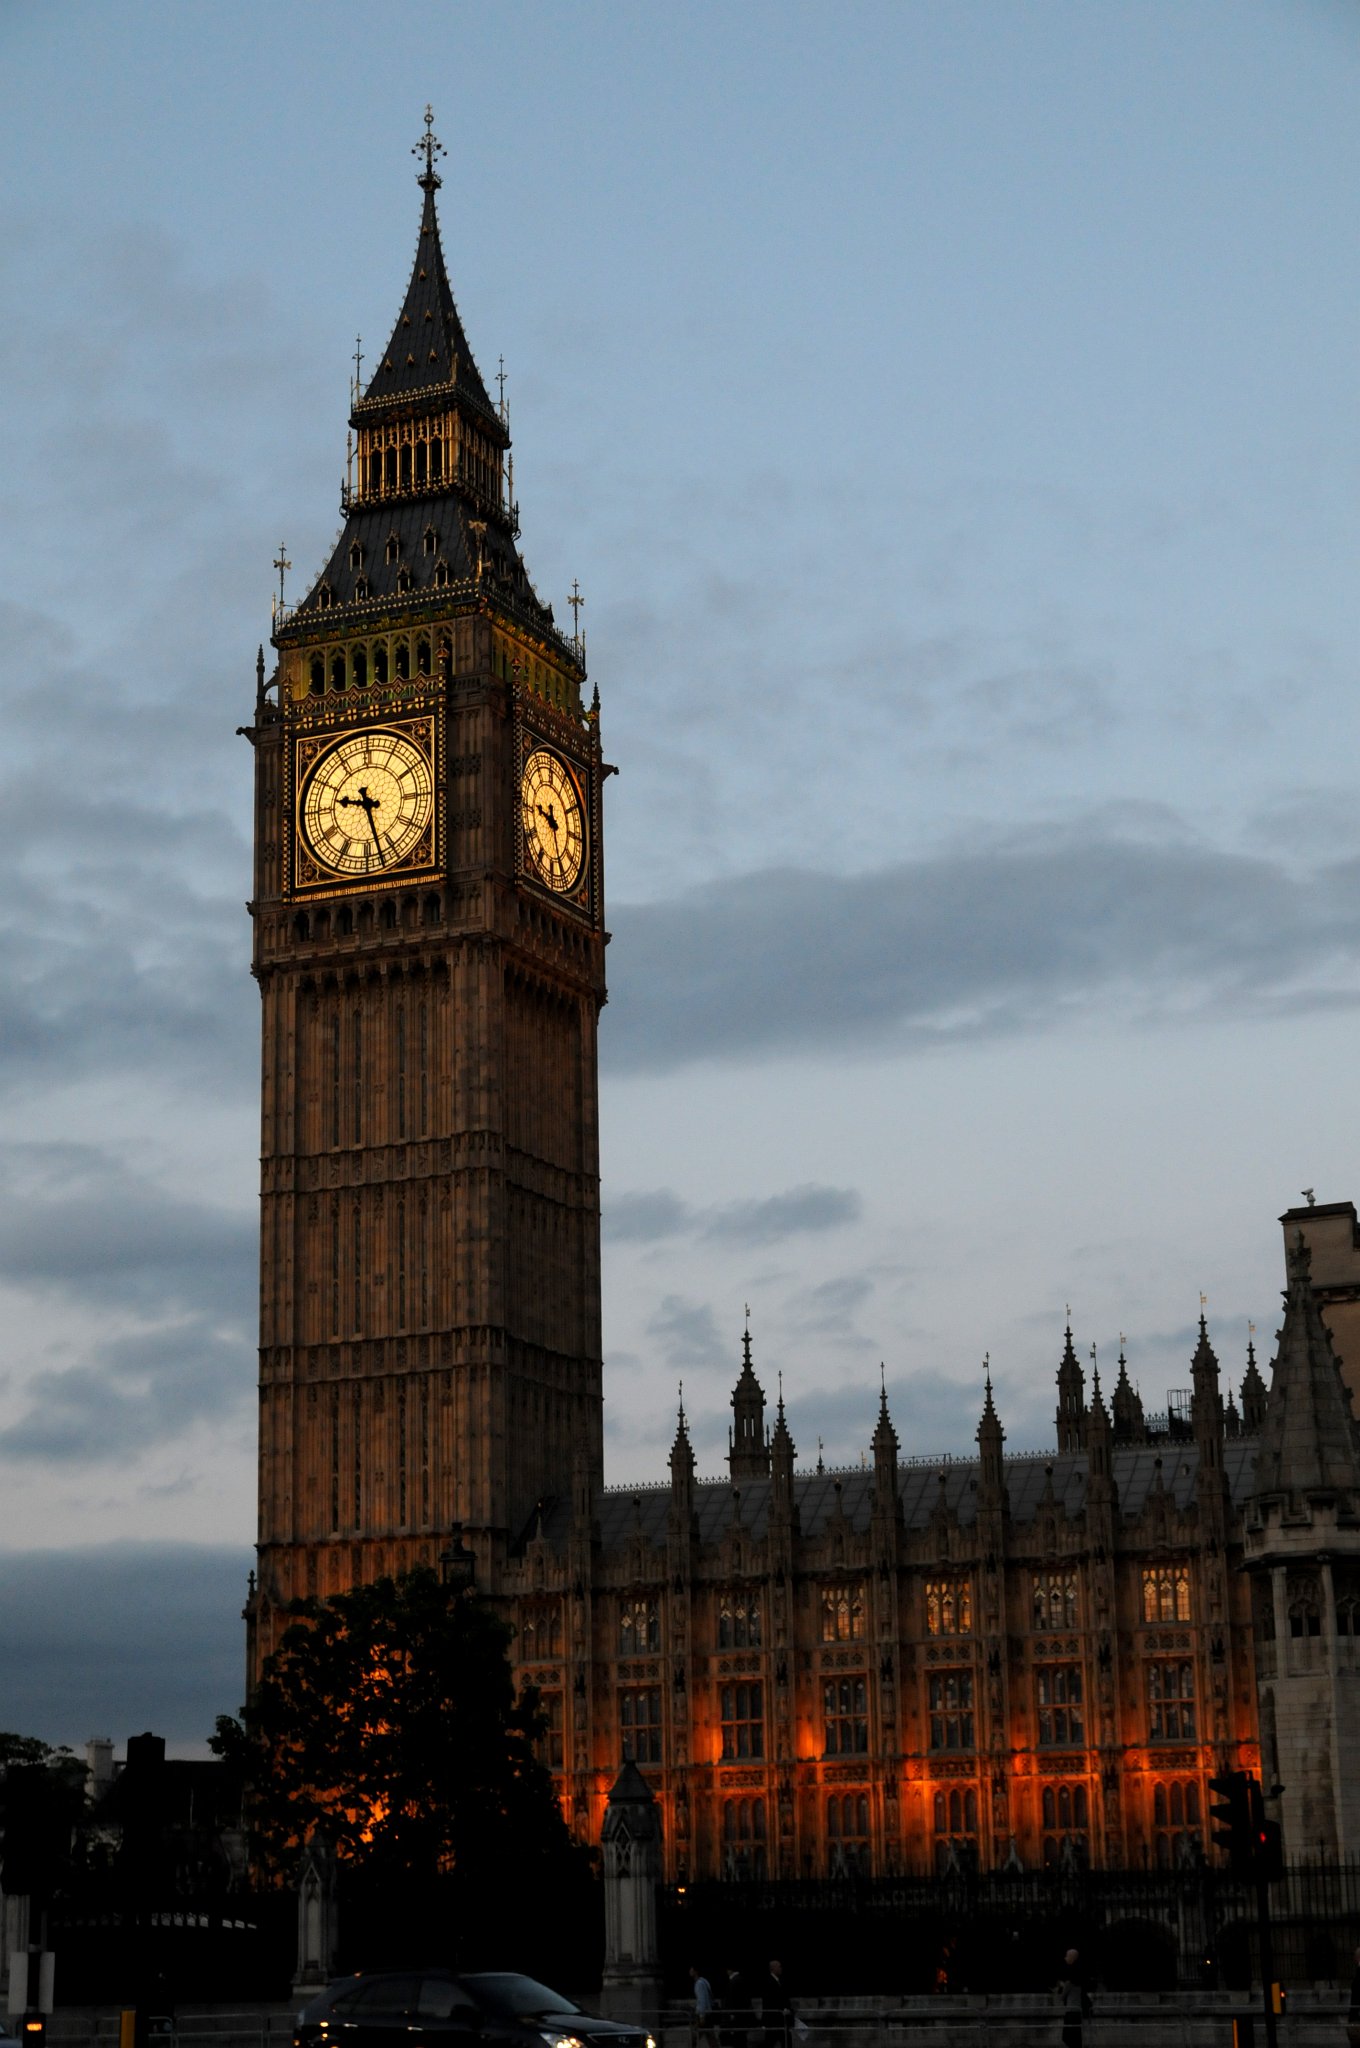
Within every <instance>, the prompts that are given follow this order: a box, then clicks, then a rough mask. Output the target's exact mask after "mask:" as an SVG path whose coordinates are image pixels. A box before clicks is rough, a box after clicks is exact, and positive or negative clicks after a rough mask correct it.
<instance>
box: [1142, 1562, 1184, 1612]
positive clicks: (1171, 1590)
mask: <svg viewBox="0 0 1360 2048" xmlns="http://www.w3.org/2000/svg"><path fill="white" fill-rule="evenodd" d="M1143 1619H1144V1621H1189V1619H1190V1572H1189V1569H1188V1567H1187V1566H1185V1565H1183V1564H1171V1565H1154V1566H1149V1567H1148V1568H1146V1569H1145V1570H1144V1572H1143Z"/></svg>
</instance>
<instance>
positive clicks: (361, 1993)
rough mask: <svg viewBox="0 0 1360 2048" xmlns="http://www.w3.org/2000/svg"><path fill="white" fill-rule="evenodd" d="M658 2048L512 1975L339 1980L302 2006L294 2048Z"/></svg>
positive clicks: (635, 2030) (637, 2030) (415, 1974)
mask: <svg viewBox="0 0 1360 2048" xmlns="http://www.w3.org/2000/svg"><path fill="white" fill-rule="evenodd" d="M454 2039H458V2040H466V2041H467V2042H468V2043H469V2044H471V2043H472V2042H484V2043H486V2044H487V2048H656V2041H655V2040H654V2038H653V2037H652V2035H651V2034H649V2033H647V2032H646V2030H645V2029H644V2028H642V2027H629V2026H620V2025H619V2024H618V2023H617V2022H616V2021H614V2020H602V2019H598V2018H597V2017H596V2015H595V2014H594V2013H589V2012H583V2011H582V2009H581V2007H580V2006H579V2005H575V2004H573V2002H572V2001H571V1999H569V1998H563V1996H562V1994H561V1992H559V1991H550V1990H549V1989H548V1987H547V1985H546V1984H540V1983H538V1982H537V1981H536V1980H535V1979H534V1978H533V1977H521V1976H518V1975H517V1974H516V1973H515V1972H514V1971H512V1970H474V1971H471V1972H470V1973H468V1974H466V1975H464V1976H457V1975H455V1973H454V1972H453V1971H452V1970H439V1969H428V1970H372V1971H365V1972H364V1973H363V1975H361V1976H358V1977H341V1978H339V1979H337V1980H336V1982H334V1983H333V1984H328V1985H327V1986H326V1989H325V1990H324V1991H323V1992H321V1993H320V1995H319V1996H318V1997H316V1998H314V1999H313V2000H312V2002H311V2004H310V2005H306V2006H304V2007H303V2009H302V2011H301V2013H300V2014H299V2015H298V2022H297V2025H296V2027H295V2028H294V2030H293V2048H331V2044H335V2043H338V2044H350V2048H385V2044H389V2043H390V2044H391V2048H398V2044H400V2048H417V2044H418V2043H419V2042H421V2041H427V2040H428V2041H431V2042H438V2043H439V2044H440V2048H452V2042H453V2040H454Z"/></svg>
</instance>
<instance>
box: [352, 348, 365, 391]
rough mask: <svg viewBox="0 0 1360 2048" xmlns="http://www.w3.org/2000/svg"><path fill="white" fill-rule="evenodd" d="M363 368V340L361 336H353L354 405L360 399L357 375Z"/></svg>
mask: <svg viewBox="0 0 1360 2048" xmlns="http://www.w3.org/2000/svg"><path fill="white" fill-rule="evenodd" d="M363 367H364V338H363V336H362V334H356V335H355V337H354V386H353V396H354V400H355V403H356V404H357V403H358V400H359V397H360V387H359V373H360V371H361V370H362V369H363Z"/></svg>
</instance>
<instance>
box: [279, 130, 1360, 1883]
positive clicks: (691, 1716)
mask: <svg viewBox="0 0 1360 2048" xmlns="http://www.w3.org/2000/svg"><path fill="white" fill-rule="evenodd" d="M440 153H441V152H440V148H439V144H438V143H437V142H436V140H435V138H434V136H433V133H432V130H431V128H430V126H429V121H428V117H427V124H426V135H425V139H424V140H423V142H422V143H421V144H420V146H419V150H418V154H419V156H420V158H421V163H422V169H421V173H420V178H419V183H420V188H421V192H422V210H421V220H420V228H419V235H418V239H417V245H416V254H415V260H414V263H413V266H412V271H411V276H410V282H409V284H408V286H407V290H406V295H405V298H404V300H403V303H402V305H401V309H400V312H399V314H398V316H397V321H396V325H395V327H394V329H393V332H392V338H391V340H390V342H389V343H388V345H387V348H386V349H385V351H384V352H383V354H382V355H381V356H380V358H379V359H378V362H377V366H376V368H375V370H374V372H373V375H372V377H371V379H370V381H369V382H368V384H367V387H366V388H362V387H361V386H360V385H359V384H358V383H357V382H356V385H355V389H354V402H353V408H352V415H351V420H350V427H351V432H352V436H353V443H352V456H351V462H350V470H349V476H348V480H347V482H346V485H345V489H344V493H343V506H342V509H343V513H344V526H343V530H342V532H341V534H340V537H339V539H338V540H337V542H336V544H335V547H334V550H333V552H332V554H331V557H330V559H329V561H328V562H327V564H326V566H325V568H324V570H323V572H322V574H321V575H320V576H319V578H318V579H317V581H316V582H315V583H314V585H313V586H312V587H311V589H310V590H309V591H308V593H307V595H306V596H305V597H304V598H303V599H302V601H301V602H300V603H299V604H297V605H296V606H290V607H284V606H283V605H282V604H281V605H280V607H279V610H278V613H277V615H276V620H275V631H274V644H275V647H276V648H277V652H278V666H277V670H276V673H275V674H274V675H273V676H272V677H270V678H269V679H268V680H266V677H265V669H264V662H263V657H262V658H261V662H260V667H259V679H258V688H257V700H256V709H255V715H254V720H253V723H252V724H251V726H250V727H249V728H248V729H247V731H248V737H249V739H250V741H251V744H252V746H253V748H254V757H255V767H256V818H255V837H256V857H255V878H254V889H253V901H252V904H251V913H252V917H253V922H254V972H255V975H256V977H257V979H258V982H259V986H260V993H261V999H262V1028H263V1119H262V1132H263V1135H262V1148H261V1149H262V1184H261V1198H262V1199H261V1331H260V1496H259V1545H258V1553H259V1554H258V1578H257V1581H256V1583H255V1584H254V1586H253V1588H252V1593H251V1598H250V1603H249V1608H248V1634H249V1658H250V1666H251V1674H252V1682H253V1679H254V1677H255V1676H257V1675H258V1673H259V1671H260V1669H261V1666H262V1664H263V1662H264V1660H265V1658H266V1657H267V1656H268V1654H269V1652H270V1650H271V1648H272V1647H273V1646H274V1644H275V1643H276V1642H277V1640H278V1636H279V1634H280V1632H281V1630H282V1627H283V1626H284V1625H285V1621H286V1610H287V1607H288V1603H289V1602H290V1601H292V1600H293V1599H295V1598H298V1597H300V1596H306V1595H312V1594H315V1595H321V1596H325V1595H328V1594H332V1593H336V1592H339V1591H342V1590H344V1589H346V1588H347V1587H349V1586H351V1585H354V1584H357V1583H362V1582H365V1581H368V1580H372V1579H375V1578H378V1577H380V1576H382V1575H384V1574H389V1573H390V1574H399V1573H401V1572H402V1571H405V1570H409V1569H411V1568H413V1567H415V1566H417V1565H422V1564H425V1565H434V1564H436V1563H437V1562H438V1561H439V1559H440V1557H441V1555H443V1554H444V1553H445V1552H446V1548H447V1546H449V1544H450V1541H451V1538H452V1541H453V1542H454V1544H459V1533H458V1532H461V1546H460V1553H461V1551H465V1550H468V1549H470V1551H471V1553H472V1554H473V1555H474V1556H475V1560H476V1583H477V1589H478V1591H479V1592H480V1593H482V1594H484V1595H485V1596H486V1597H488V1598H490V1599H491V1600H493V1601H494V1602H496V1603H497V1604H498V1605H499V1606H500V1607H501V1609H502V1611H503V1612H505V1613H506V1615H507V1618H508V1619H510V1620H511V1622H512V1623H513V1627H514V1631H515V1634H514V1647H513V1652H512V1654H513V1656H514V1659H515V1661H516V1665H517V1667H518V1670H519V1673H520V1675H521V1677H522V1678H523V1680H524V1681H526V1682H531V1683H532V1684H533V1685H534V1686H535V1687H537V1688H538V1690H539V1692H540V1694H541V1699H542V1704H543V1709H544V1713H545V1716H546V1722H547V1729H546V1734H545V1736H544V1738H543V1745H544V1754H545V1758H546V1761H547V1762H548V1763H549V1765H550V1766H551V1768H552V1771H553V1773H554V1775H555V1778H556V1781H557V1783H558V1786H559V1788H560V1794H561V1798H562V1802H563V1809H564V1812H565V1813H566V1815H567V1817H568V1819H569V1821H570V1823H571V1824H572V1826H573V1827H574V1828H575V1829H576V1831H577V1833H578V1834H579V1835H580V1837H581V1838H582V1839H583V1840H586V1841H590V1842H595V1841H598V1839H599V1833H600V1827H601V1822H602V1819H603V1813H604V1804H605V1799H606V1796H607V1794H608V1791H609V1788H610V1786H611V1784H612V1782H613V1780H614V1778H615V1777H616V1775H617V1773H618V1770H619V1767H620V1764H621V1761H622V1760H624V1759H626V1758H631V1759H632V1760H633V1761H634V1762H635V1763H636V1764H637V1766H638V1768H639V1769H640V1770H641V1772H642V1773H643V1775H644V1776H645V1778H646V1779H647V1780H648V1782H649V1783H650V1785H651V1787H652V1789H653V1791H654V1793H655V1796H656V1799H657V1802H658V1805H659V1809H660V1813H661V1819H662V1828H663V1837H664V1855H665V1863H666V1870H667V1874H668V1876H669V1877H670V1878H671V1879H672V1881H682V1880H683V1879H685V1878H687V1877H693V1878H695V1879H699V1878H704V1877H718V1876H728V1877H743V1876H751V1877H759V1876H769V1877H771V1878H795V1877H799V1878H800V1877H806V1876H816V1877H822V1876H833V1877H834V1876H837V1875H840V1874H849V1875H853V1874H858V1873H863V1874H869V1875H893V1874H898V1873H904V1874H905V1873H921V1872H927V1871H930V1870H932V1869H949V1868H956V1867H964V1868H966V1867H969V1866H975V1867H980V1868H983V1869H990V1868H996V1867H998V1866H1000V1867H1010V1868H1017V1867H1018V1868H1024V1869H1036V1868H1040V1867H1043V1866H1045V1865H1050V1864H1053V1863H1055V1862H1057V1863H1060V1864H1064V1865H1066V1866H1067V1867H1068V1868H1071V1867H1073V1866H1074V1865H1075V1866H1077V1867H1083V1866H1086V1865H1090V1866H1092V1867H1099V1868H1124V1869H1135V1870H1137V1869H1142V1868H1145V1867H1159V1866H1168V1865H1176V1864H1178V1863H1180V1862H1182V1861H1186V1860H1189V1861H1192V1862H1193V1861H1196V1860H1197V1859H1198V1857H1199V1856H1200V1854H1201V1853H1203V1851H1204V1849H1205V1845H1206V1842H1207V1827H1206V1815H1207V1800H1208V1793H1207V1781H1208V1779H1209V1777H1210V1776H1211V1774H1213V1773H1214V1772H1215V1771H1217V1770H1220V1769H1222V1768H1225V1767H1232V1768H1239V1767H1240V1768H1246V1769H1250V1770H1259V1771H1260V1773H1261V1776H1262V1782H1263V1785H1264V1787H1265V1789H1266V1790H1267V1792H1268V1793H1272V1794H1274V1803H1273V1804H1272V1805H1271V1806H1270V1808H1269V1809H1268V1810H1269V1811H1271V1812H1272V1813H1274V1814H1276V1815H1277V1816H1278V1817H1279V1818H1280V1819H1281V1821H1282V1823H1283V1827H1284V1835H1285V1846H1286V1853H1287V1854H1289V1855H1290V1856H1292V1857H1303V1856H1310V1855H1315V1854H1317V1853H1318V1852H1319V1850H1321V1851H1323V1852H1325V1853H1328V1854H1337V1853H1347V1852H1353V1851H1356V1850H1358V1849H1360V1439H1358V1437H1357V1429H1356V1425H1355V1424H1354V1422H1353V1421H1352V1416H1351V1391H1350V1385H1348V1383H1347V1381H1348V1377H1349V1376H1350V1375H1353V1374H1354V1373H1355V1372H1357V1371H1360V1229H1358V1228H1357V1220H1356V1213H1355V1210H1354V1209H1353V1207H1352V1206H1351V1205H1350V1204H1349V1203H1343V1204H1331V1205H1325V1206H1318V1207H1314V1206H1312V1205H1311V1204H1310V1205H1309V1206H1307V1207H1304V1208H1301V1209H1297V1210H1291V1211H1290V1212H1289V1213H1288V1215H1287V1216H1286V1217H1285V1219H1284V1223H1285V1239H1286V1265H1287V1291H1286V1297H1285V1307H1284V1314H1283V1321H1282V1326H1281V1330H1280V1332H1279V1336H1278V1341H1277V1347H1276V1351H1275V1356H1274V1360H1273V1363H1272V1367H1271V1371H1270V1374H1269V1379H1268V1381H1267V1378H1266V1377H1263V1375H1262V1374H1261V1372H1260V1371H1259V1370H1258V1369H1257V1366H1256V1363H1255V1360H1254V1357H1250V1358H1249V1360H1248V1363H1247V1366H1246V1371H1245V1377H1244V1378H1243V1379H1242V1380H1241V1382H1240V1386H1239V1387H1238V1388H1236V1389H1229V1390H1227V1394H1226V1400H1225V1397H1224V1389H1223V1387H1222V1385H1221V1380H1220V1370H1219V1364H1218V1361H1217V1359H1216V1357H1215V1354H1214V1351H1213V1348H1212V1346H1211V1343H1210V1339H1209V1334H1208V1331H1207V1329H1206V1327H1205V1324H1204V1322H1203V1319H1201V1324H1200V1336H1199V1343H1198V1345H1197V1347H1196V1349H1195V1351H1194V1355H1193V1357H1192V1359H1191V1360H1190V1361H1189V1367H1188V1378H1189V1379H1190V1381H1191V1386H1190V1388H1189V1389H1188V1390H1187V1391H1186V1393H1185V1394H1183V1395H1181V1394H1177V1395H1173V1396H1172V1397H1170V1399H1169V1401H1168V1406H1167V1410H1166V1412H1165V1414H1163V1415H1160V1416H1157V1417H1149V1416H1145V1415H1144V1413H1143V1409H1142V1405H1141V1402H1140V1400H1139V1398H1138V1396H1137V1395H1136V1394H1135V1393H1134V1391H1133V1388H1132V1386H1131V1384H1130V1382H1129V1378H1128V1374H1127V1371H1126V1368H1125V1362H1124V1360H1123V1358H1122V1357H1121V1359H1120V1364H1119V1373H1118V1378H1117V1381H1116V1384H1115V1385H1114V1387H1113V1389H1112V1390H1111V1393H1110V1396H1109V1398H1108V1400H1107V1398H1106V1396H1105V1394H1104V1393H1103V1392H1102V1390H1101V1387H1100V1383H1099V1379H1098V1377H1097V1376H1096V1375H1095V1373H1094V1372H1093V1373H1092V1375H1091V1378H1090V1382H1089V1384H1088V1382H1087V1379H1086V1376H1085V1374H1084V1371H1083V1368H1082V1365H1081V1364H1080V1363H1079V1360H1078V1357H1077V1354H1076V1351H1075V1349H1074V1346H1073V1342H1072V1334H1071V1331H1070V1329H1069V1331H1068V1333H1067V1341H1066V1346H1065V1348H1064V1350H1063V1353H1062V1357H1061V1360H1060V1362H1059V1364H1058V1368H1057V1411H1056V1424H1057V1434H1056V1444H1055V1448H1054V1451H1053V1453H1052V1455H1050V1456H1040V1457H1033V1456H1026V1457H1021V1458H1014V1457H1007V1456H1006V1453H1005V1442H1004V1432H1003V1429H1002V1425H1001V1421H1000V1419H999V1417H998V1416H997V1413H996V1411H995V1408H994V1406H993V1401H992V1392H991V1387H990V1384H988V1386H987V1388H986V1391H985V1398H984V1400H983V1403H982V1409H981V1418H980V1421H979V1423H978V1428H977V1455H976V1457H975V1458H970V1459H948V1460H945V1461H943V1462H942V1463H941V1462H938V1461H937V1462H935V1463H923V1462H921V1461H919V1460H917V1461H911V1462H904V1461H903V1460H902V1458H901V1457H900V1456H899V1445H898V1439H897V1436H896V1434H895V1432H894V1428H893V1423H892V1420H891V1417H890V1415H889V1411H888V1404H887V1400H886V1397H884V1398H883V1399H882V1400H881V1402H880V1407H879V1412H878V1416H877V1421H876V1424H875V1426H874V1427H873V1433H872V1441H871V1449H870V1452H869V1456H868V1458H867V1461H866V1462H865V1463H864V1465H862V1466H861V1467H856V1468H854V1469H852V1470H849V1471H843V1472H832V1471H825V1470H823V1469H822V1467H821V1465H820V1464H819V1465H818V1467H817V1469H816V1470H815V1471H808V1470H806V1469H802V1470H800V1469H798V1467H797V1464H796V1452H795V1445H794V1441H793V1437H792V1435H791V1433H790V1427H789V1420H788V1418H787V1416H786V1414H785V1411H784V1406H783V1402H782V1400H781V1401H780V1402H779V1403H778V1404H777V1407H776V1410H775V1413H774V1416H773V1420H772V1421H770V1420H769V1419H768V1418H767V1404H766V1398H765V1395H764V1393H763V1391H762V1389H761V1386H760V1383H759V1380H758V1378H757V1374H756V1370H755V1366H754V1364H753V1360H752V1351H751V1339H750V1333H749V1330H748V1332H747V1335H746V1338H745V1340H744V1345H743V1353H744V1355H743V1358H742V1360H741V1363H740V1370H739V1376H738V1377H737V1379H736V1385H735V1391H734V1393H733V1396H732V1410H733V1420H732V1429H731V1443H730V1452H729V1457H728V1471H727V1474H726V1476H725V1477H724V1478H723V1479H722V1480H721V1481H708V1480H705V1481H701V1480H699V1479H698V1478H697V1477H696V1474H695V1463H694V1456H693V1452H692V1450H691V1447H690V1442H689V1437H688V1434H687V1430H686V1424H685V1418H684V1414H683V1411H682V1412H681V1414H680V1416H679V1419H678V1424H677V1428H676V1434H675V1441H674V1446H673V1448H672V1451H671V1456H670V1474H669V1480H668V1481H667V1482H663V1483H662V1484H659V1485H655V1486H651V1487H646V1488H642V1489H640V1490H638V1491H627V1490H622V1491H620V1490H615V1491H609V1490H606V1488H605V1487H604V1484H603V1478H604V1473H603V1453H602V1416H601V1384H602V1361H601V1338H600V1251H599V1241H600V1189H599V1143H598V1095H597V1089H598V1083H597V1051H596V1032H597V1023H598V1018H599V1014H600V1010H601V1006H602V1004H603V1002H604V996H605V976H604V962H605V943H606V934H605V928H604V899H603V890H602V882H601V875H602V844H603V842H602V796H603V789H604V783H605V779H606V777H607V776H608V774H609V772H610V771H609V768H608V766H607V764H606V762H605V758H604V755H603V753H602V744H601V730H600V710H599V698H598V693H595V694H593V695H592V696H591V697H590V698H589V699H587V696H586V692H585V685H586V669H585V659H584V655H585V650H584V643H583V641H582V640H581V638H580V637H579V634H570V635H569V634H565V633H563V632H562V631H561V630H559V628H558V627H557V626H556V625H555V623H554V620H553V616H552V611H551V608H550V607H548V606H547V605H545V604H544V603H543V602H542V601H541V600H540V598H539V597H538V596H537V594H536V593H535V590H534V588H533V586H532V584H531V582H530V580H529V577H528V575H527V573H526V571H525V568H524V565H523V563H522V561H521V559H520V556H519V553H518V550H517V545H516V543H517V540H518V534H519V526H518V518H517V511H516V506H515V503H514V496H513V468H512V466H511V463H510V459H509V444H510V437H509V432H508V428H507V419H506V414H505V409H504V405H503V402H502V403H496V402H493V401H492V400H491V398H490V396H489V394H488V392H487V389H486V386H485V384H484V383H483V381H482V378H481V376H480V374H479V372H478V369H477V366H476V363H475V361H474V359H473V356H472V353H471V351H470V349H469V347H468V343H467V340H466V337H465V335H464V332H463V329H462V325H461V322H460V319H459V315H458V312H457V309H456V306H455V304H454V299H453V295H452V292H451V290H450V286H449V281H448V278H447V275H446V272H445V266H444V259H443V254H442V250H441V246H440V237H439V228H438V223H437V219H436V213H435V194H436V191H437V189H438V187H439V184H440V178H439V174H438V171H437V169H436V162H437V158H438V156H439V154H440ZM1352 1340H1354V1341H1352ZM735 1365H736V1360H735V1358H734V1366H735ZM1351 1384H1354V1381H1353V1380H1352V1381H1351ZM865 1421H866V1428H867V1426H868V1424H869V1421H870V1418H869V1417H867V1416H866V1418H865ZM1277 1788H1282V1789H1278V1790H1277Z"/></svg>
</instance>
